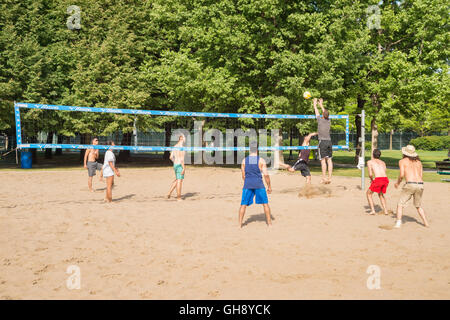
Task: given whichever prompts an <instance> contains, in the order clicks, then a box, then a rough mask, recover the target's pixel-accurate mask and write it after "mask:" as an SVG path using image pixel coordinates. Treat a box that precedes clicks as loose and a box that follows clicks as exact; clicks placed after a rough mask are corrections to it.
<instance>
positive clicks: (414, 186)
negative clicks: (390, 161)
mask: <svg viewBox="0 0 450 320" xmlns="http://www.w3.org/2000/svg"><path fill="white" fill-rule="evenodd" d="M402 153H403V159H401V160H400V161H399V162H398V165H399V167H400V174H399V176H398V179H397V182H396V183H395V185H394V186H395V188H398V186H399V185H400V183H401V182H402V180H403V178H405V180H406V183H405V185H404V186H403V188H402V192H401V194H400V199H399V201H398V205H397V221H396V222H395V228H400V227H401V225H402V214H403V207H405V206H406V204H407V202H408V201H409V199H411V197H413V199H414V206H415V207H416V209H417V212H418V213H419V215H420V217H421V218H422V221H423V224H424V225H425V227H428V221H427V218H426V217H425V211H424V210H423V209H422V194H423V179H422V173H423V168H422V162H420V159H419V156H418V155H417V153H416V149H415V148H414V146H412V145H407V146H406V147H403V148H402Z"/></svg>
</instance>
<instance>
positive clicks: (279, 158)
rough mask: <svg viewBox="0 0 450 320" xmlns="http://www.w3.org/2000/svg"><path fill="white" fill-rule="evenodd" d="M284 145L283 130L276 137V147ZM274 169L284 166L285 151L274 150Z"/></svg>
mask: <svg viewBox="0 0 450 320" xmlns="http://www.w3.org/2000/svg"><path fill="white" fill-rule="evenodd" d="M282 145H283V132H282V130H281V129H279V130H278V133H277V134H276V135H275V147H280V146H282ZM273 152H274V153H275V154H274V169H279V168H280V164H284V157H283V150H274V151H273Z"/></svg>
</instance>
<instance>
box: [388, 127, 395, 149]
mask: <svg viewBox="0 0 450 320" xmlns="http://www.w3.org/2000/svg"><path fill="white" fill-rule="evenodd" d="M393 134H394V130H391V131H390V133H389V150H392V135H393Z"/></svg>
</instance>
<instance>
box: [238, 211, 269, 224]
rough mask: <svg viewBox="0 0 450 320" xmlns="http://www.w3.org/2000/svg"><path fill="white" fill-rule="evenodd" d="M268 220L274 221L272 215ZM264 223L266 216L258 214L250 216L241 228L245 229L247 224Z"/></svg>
mask: <svg viewBox="0 0 450 320" xmlns="http://www.w3.org/2000/svg"><path fill="white" fill-rule="evenodd" d="M270 218H271V219H272V220H275V218H274V217H273V215H270ZM260 221H262V222H266V214H265V213H260V214H253V215H251V216H250V217H249V218H248V219H247V220H245V222H244V223H243V224H242V226H243V227H245V226H246V225H248V224H249V223H252V222H260Z"/></svg>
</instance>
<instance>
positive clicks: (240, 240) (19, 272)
mask: <svg viewBox="0 0 450 320" xmlns="http://www.w3.org/2000/svg"><path fill="white" fill-rule="evenodd" d="M119 168H120V165H119ZM120 170H121V174H122V177H120V178H116V186H115V188H114V190H113V199H114V201H113V203H111V204H105V203H103V198H104V192H105V191H104V190H105V183H101V182H98V179H97V177H95V178H94V189H96V192H94V193H91V192H89V191H88V190H87V173H86V171H85V170H84V169H82V168H81V169H79V170H49V171H34V170H32V171H26V170H23V171H2V172H1V173H0V177H1V181H2V184H1V186H0V221H1V222H0V248H1V250H0V298H1V299H42V298H43V299H117V298H118V299H408V298H410V299H419V298H420V299H422V298H423V299H449V298H450V246H449V244H450V235H449V234H448V230H449V228H450V216H449V214H448V213H449V210H448V208H449V200H448V199H449V198H448V194H449V191H450V185H449V184H445V183H426V184H425V192H424V195H423V207H424V209H425V212H426V214H427V216H428V217H429V222H430V225H431V227H430V228H425V227H423V225H422V224H421V222H420V218H419V216H418V215H417V213H416V210H415V208H413V207H412V204H410V205H409V206H408V207H407V208H406V210H405V212H404V213H405V216H404V219H403V221H404V225H403V227H402V228H401V229H399V230H390V229H389V228H388V226H393V225H394V223H395V218H394V217H393V216H392V215H388V216H385V215H375V216H370V215H368V214H367V213H366V212H368V211H369V210H368V205H367V200H366V198H365V194H364V192H362V191H361V190H360V189H359V183H360V179H359V178H351V177H334V178H333V182H332V183H331V184H330V185H326V186H323V185H319V181H320V176H315V175H313V177H312V183H313V186H312V188H304V178H303V177H302V176H301V175H300V174H298V173H288V172H286V171H282V172H280V173H278V174H275V175H272V176H271V179H272V189H273V193H272V194H271V195H269V204H270V206H271V209H272V217H273V226H272V227H271V228H268V227H267V226H266V224H265V217H264V212H263V208H262V206H260V205H252V206H250V207H249V208H248V209H247V213H246V216H245V217H244V227H243V228H242V229H239V228H238V209H239V204H240V197H241V188H242V183H243V181H242V178H241V173H240V170H239V169H230V168H218V167H192V166H187V170H186V176H185V181H184V185H183V194H184V197H185V200H184V201H182V202H177V201H176V200H175V199H166V198H165V195H166V193H167V191H168V188H169V186H170V183H171V182H172V181H173V170H172V168H171V167H158V168H146V169H131V168H130V169H129V168H121V169H120ZM366 185H367V184H366ZM399 194H400V190H397V189H395V188H394V187H393V182H392V181H391V184H390V185H389V187H388V193H387V197H386V199H387V205H388V208H389V209H390V210H393V211H394V212H395V207H396V204H397V200H398V198H399ZM374 200H375V204H376V208H378V211H379V210H380V209H381V208H380V207H379V202H378V197H376V196H375V197H374ZM371 265H376V266H378V267H379V268H380V276H381V278H380V279H381V288H380V289H378V290H376V289H375V290H370V289H368V287H367V285H366V284H367V279H368V277H369V276H370V275H369V274H368V273H367V272H366V271H367V268H368V267H369V266H371ZM69 266H77V267H78V268H79V270H80V284H81V287H80V289H69V288H68V287H67V279H68V278H69V277H70V276H71V275H70V274H68V273H66V271H67V268H68V267H69Z"/></svg>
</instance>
